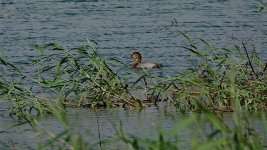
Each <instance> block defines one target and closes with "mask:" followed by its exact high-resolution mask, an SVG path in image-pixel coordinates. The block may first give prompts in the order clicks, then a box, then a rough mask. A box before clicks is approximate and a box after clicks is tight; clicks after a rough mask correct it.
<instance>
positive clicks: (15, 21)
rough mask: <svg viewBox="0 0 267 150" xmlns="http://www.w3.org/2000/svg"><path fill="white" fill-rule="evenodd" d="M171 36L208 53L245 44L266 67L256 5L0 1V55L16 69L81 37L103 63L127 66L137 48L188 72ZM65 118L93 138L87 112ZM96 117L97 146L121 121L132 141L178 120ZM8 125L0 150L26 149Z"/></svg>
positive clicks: (234, 0) (264, 18) (246, 1)
mask: <svg viewBox="0 0 267 150" xmlns="http://www.w3.org/2000/svg"><path fill="white" fill-rule="evenodd" d="M174 18H175V20H174ZM172 24H174V26H171V25H172ZM166 26H167V28H166ZM177 31H182V32H185V31H189V33H190V34H191V35H192V37H193V38H204V39H207V40H208V41H209V42H211V43H213V44H214V45H215V46H216V47H229V45H233V44H240V43H241V41H247V40H248V39H250V37H252V38H251V40H250V41H249V42H248V44H252V43H254V44H255V46H256V49H257V52H258V53H261V54H262V55H261V56H262V59H263V60H265V61H267V59H266V58H267V57H266V56H267V54H266V48H267V44H266V41H267V38H266V35H264V34H263V33H266V32H267V14H261V13H259V12H258V8H257V3H256V0H255V1H254V0H209V1H203V0H180V1H177V0H146V1H143V0H135V1H133V0H131V1H129V0H112V1H108V0H57V1H56V0H42V1H39V0H0V48H1V49H4V50H5V54H6V55H8V56H9V59H10V61H12V62H14V63H16V64H17V65H21V67H23V64H24V63H27V60H28V59H29V58H31V57H32V56H34V55H35V54H36V53H35V50H34V49H33V47H32V46H33V45H35V44H42V43H49V42H53V41H57V42H59V43H61V44H63V45H64V46H66V47H75V46H80V45H82V44H85V36H88V37H90V38H91V39H94V40H96V41H97V42H98V43H99V50H100V51H101V53H102V54H103V55H104V56H105V57H111V58H116V59H118V60H121V61H123V62H125V63H128V62H129V63H130V60H128V59H129V56H130V54H131V52H132V51H133V49H137V50H138V51H140V52H141V53H143V55H144V59H149V60H151V61H156V62H159V63H161V64H163V65H164V66H166V68H168V67H170V68H175V69H179V67H180V66H186V65H188V64H187V62H186V60H185V58H186V57H185V56H187V55H188V53H187V52H186V51H185V50H184V49H183V48H181V46H183V45H184V44H185V41H184V39H183V38H182V37H179V36H177ZM3 75H5V74H4V73H3V72H2V70H1V71H0V76H3ZM69 113H70V120H72V122H73V124H74V125H75V126H77V128H78V129H80V131H79V132H81V133H84V134H83V135H84V136H85V137H86V138H89V139H90V137H95V139H97V133H96V132H95V131H96V130H97V128H96V117H95V114H94V113H93V112H90V111H88V110H76V109H73V110H70V112H69ZM98 115H99V118H100V125H101V130H102V132H103V133H102V134H103V138H104V139H105V138H106V139H107V138H108V137H112V136H113V135H114V133H115V131H114V130H113V128H112V125H111V123H110V122H111V121H114V122H116V123H117V124H118V121H119V120H122V121H123V123H124V125H125V128H126V129H127V131H129V132H130V133H137V134H139V135H142V134H143V132H142V130H140V128H144V129H147V130H148V132H149V131H150V129H152V127H153V128H154V127H155V128H156V126H161V127H163V128H165V129H169V128H171V127H172V125H173V124H174V122H177V121H179V116H177V117H176V118H175V120H173V119H170V117H169V116H166V115H164V114H162V113H160V112H158V111H157V110H155V109H152V108H151V109H149V110H147V111H142V112H141V113H139V112H137V111H129V112H125V111H122V110H113V111H111V112H110V111H101V112H99V114H98ZM107 118H109V119H107ZM46 122H47V124H46V125H47V127H51V130H56V131H57V129H58V130H61V128H60V125H59V123H58V122H56V120H55V119H54V118H47V120H46V121H43V123H44V124H45V123H46ZM139 122H140V123H139ZM13 124H14V121H13V120H10V119H5V118H0V132H1V131H5V132H2V133H1V136H0V138H1V139H0V149H1V148H3V147H5V146H8V145H9V146H10V145H11V144H10V142H11V143H12V142H15V143H14V144H15V145H16V146H17V145H23V147H27V146H29V145H31V144H30V143H31V141H32V140H34V139H35V135H34V134H29V133H32V131H27V129H29V127H28V126H20V127H19V128H15V129H10V130H7V129H6V128H7V127H9V126H11V125H13ZM154 124H156V125H154ZM139 125H140V128H139ZM18 133H25V134H18ZM25 135H27V136H25ZM29 147H31V146H29Z"/></svg>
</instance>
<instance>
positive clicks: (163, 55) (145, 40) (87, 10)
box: [0, 0, 267, 69]
mask: <svg viewBox="0 0 267 150" xmlns="http://www.w3.org/2000/svg"><path fill="white" fill-rule="evenodd" d="M0 13H1V14H6V15H5V16H7V15H8V17H4V15H0V35H1V36H0V45H1V47H2V49H4V50H6V54H7V55H8V56H10V59H11V60H12V61H14V62H16V63H17V64H21V63H25V62H27V59H28V58H29V57H30V56H32V55H34V54H35V53H34V50H33V47H32V46H33V45H34V44H36V43H39V44H41V43H49V42H53V41H57V42H59V43H61V44H63V45H64V46H66V47H75V46H80V45H82V44H85V36H88V37H90V38H91V39H94V40H96V41H97V42H98V43H99V44H100V46H99V50H100V51H101V53H102V54H103V55H104V56H106V57H112V58H116V59H118V60H120V61H123V62H125V63H128V62H130V61H129V60H128V59H129V56H130V54H131V52H132V51H133V50H134V49H136V50H138V51H140V52H141V53H143V56H144V59H147V60H151V61H155V62H159V63H161V64H163V65H164V66H167V67H170V68H175V69H179V67H180V66H185V65H187V61H186V60H185V58H186V57H185V56H187V55H188V53H187V52H186V51H185V49H183V48H181V46H183V45H184V42H183V40H182V39H183V38H182V37H177V31H182V32H185V31H190V34H191V35H192V37H193V38H204V39H207V40H208V41H209V42H211V43H212V44H214V45H215V46H216V47H227V46H228V45H232V44H240V42H241V41H247V40H249V39H250V37H251V36H252V38H251V40H250V44H251V43H254V44H255V46H256V48H257V50H258V51H259V53H264V49H266V44H264V42H266V35H264V34H263V32H267V15H266V14H262V13H259V12H258V7H257V2H256V1H250V0H210V1H205V2H204V1H201V0H181V1H176V0H165V1H162V0H157V1H154V0H153V1H152V0H150V1H142V0H138V1H119V0H113V1H106V0H58V1H54V0H45V1H41V2H40V1H38V0H30V1H28V0H13V1H9V0H1V2H0ZM1 16H2V17H1ZM174 18H175V19H176V21H177V22H176V23H177V24H175V26H174V27H169V28H168V29H167V30H166V29H165V28H164V29H163V30H162V31H160V30H159V29H161V27H162V25H167V26H169V25H172V22H175V21H174ZM263 56H266V54H265V53H264V55H263ZM263 59H265V60H266V58H265V57H263Z"/></svg>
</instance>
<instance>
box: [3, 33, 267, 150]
mask: <svg viewBox="0 0 267 150" xmlns="http://www.w3.org/2000/svg"><path fill="white" fill-rule="evenodd" d="M180 34H181V35H182V36H183V37H185V38H186V39H187V40H188V45H186V46H183V48H184V49H185V50H187V51H188V52H189V54H190V58H189V61H190V62H191V63H192V67H190V68H186V69H185V70H181V71H177V74H176V75H174V76H172V77H158V76H156V75H154V74H152V73H150V72H149V70H145V69H139V70H137V71H135V72H134V73H137V76H138V77H137V79H135V80H134V81H132V80H130V79H131V77H132V76H131V75H129V76H121V75H120V71H125V70H127V69H129V68H127V67H125V65H124V64H123V63H121V62H119V61H115V62H116V63H114V60H108V59H103V58H102V57H101V55H100V54H99V52H98V50H97V43H96V42H94V41H92V40H90V39H89V38H87V39H86V41H87V44H86V45H84V46H80V47H77V48H65V47H63V46H61V45H59V44H58V43H50V44H44V45H36V46H35V48H36V50H38V52H39V55H38V56H36V57H35V58H34V59H32V60H30V62H31V63H30V64H29V66H28V67H30V68H33V69H32V70H34V71H33V72H28V73H25V72H23V70H22V69H20V68H19V67H17V66H15V65H13V64H12V63H10V62H9V61H8V60H7V57H6V56H4V55H2V56H1V57H0V62H1V67H2V68H5V69H7V70H10V72H12V73H14V74H16V80H12V79H11V80H8V78H5V77H4V76H1V78H0V95H1V103H9V104H10V105H11V107H10V109H9V110H8V112H7V113H8V114H9V116H11V117H14V118H17V119H20V120H23V121H24V122H23V123H28V124H29V125H31V127H32V128H33V129H34V130H35V132H37V133H38V132H40V129H42V131H43V132H44V133H45V134H46V135H47V136H48V137H49V139H48V140H47V141H45V144H42V143H40V144H39V149H47V148H51V149H90V148H92V147H91V145H92V143H90V142H88V141H85V140H84V139H83V137H82V135H81V134H77V133H74V132H73V130H72V127H71V125H70V124H69V123H68V121H67V120H68V119H67V117H68V116H67V114H66V111H67V110H66V107H86V108H91V109H97V108H114V107H123V108H125V109H143V108H145V107H148V106H151V105H155V106H157V103H158V102H159V101H164V102H166V103H171V104H172V106H175V107H176V108H177V109H179V110H180V111H181V112H184V113H185V112H202V113H193V114H191V115H188V114H187V115H185V116H184V118H183V119H182V120H181V122H180V123H177V125H175V126H174V127H173V129H172V132H171V133H172V134H171V137H170V136H169V135H168V136H166V132H164V131H157V132H158V138H157V139H155V138H143V137H138V136H136V135H130V136H129V135H126V133H125V132H124V131H123V127H121V129H120V130H119V131H118V135H117V137H116V139H118V140H119V141H120V142H123V143H124V144H126V145H127V146H129V147H130V148H131V149H183V148H184V147H183V146H182V144H181V143H180V141H179V139H178V138H176V137H177V136H179V134H180V133H181V132H183V130H185V129H188V127H190V126H192V125H197V124H198V123H197V122H200V121H203V120H205V121H206V122H207V123H208V124H209V125H210V126H213V127H214V128H215V132H212V133H203V132H201V131H202V130H203V129H199V130H192V132H191V135H192V140H191V143H190V145H189V147H190V148H191V149H207V148H212V149H263V148H264V146H266V145H265V143H264V141H265V140H266V139H264V137H261V136H259V135H258V134H257V133H256V132H255V131H254V130H253V129H251V128H250V127H249V123H248V122H249V121H248V117H247V116H246V115H243V114H245V113H247V112H254V113H259V112H262V111H263V112H264V111H266V106H267V101H266V100H267V94H266V93H267V83H266V82H267V80H266V72H267V69H266V68H267V65H266V62H262V61H261V60H260V58H259V57H258V56H257V54H256V53H251V50H249V49H248V47H247V43H245V42H243V43H242V44H241V45H235V46H234V47H232V48H220V49H217V48H214V46H212V45H211V44H210V43H208V42H207V41H205V40H203V39H197V40H194V39H192V38H191V37H190V36H189V35H188V34H184V33H180ZM199 43H201V44H199ZM199 45H202V46H199ZM203 45H204V46H203ZM200 47H201V48H200ZM253 51H255V50H253ZM114 66H115V67H114ZM162 71H164V70H162ZM134 76H135V77H136V75H134ZM25 80H26V81H27V82H28V83H31V87H29V86H27V85H25V82H23V81H25ZM134 91H141V92H143V93H144V97H138V96H136V95H134ZM226 111H230V112H233V114H232V115H233V122H234V126H231V127H230V126H228V125H227V124H226V123H225V122H224V120H223V118H221V117H220V115H218V112H226ZM48 114H52V115H53V116H55V117H56V118H57V119H58V120H59V121H60V123H61V124H62V127H63V128H64V131H63V132H61V133H58V134H53V133H52V132H50V131H48V130H46V129H45V128H44V127H42V126H41V125H40V124H39V123H38V118H37V116H41V117H42V116H45V115H48ZM185 114H186V113H185ZM265 118H266V117H265V114H262V121H263V123H264V124H263V126H264V127H265V128H266V119H265ZM195 136H197V137H201V138H194V137H195ZM99 140H100V141H99V143H100V148H102V147H101V145H103V144H104V143H102V141H101V136H100V133H99ZM93 144H95V143H93Z"/></svg>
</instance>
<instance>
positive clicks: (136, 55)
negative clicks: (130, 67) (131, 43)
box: [132, 52, 142, 63]
mask: <svg viewBox="0 0 267 150" xmlns="http://www.w3.org/2000/svg"><path fill="white" fill-rule="evenodd" d="M132 58H133V59H134V61H135V62H136V63H141V61H142V55H141V54H140V53H139V52H133V54H132Z"/></svg>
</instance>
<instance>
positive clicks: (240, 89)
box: [172, 34, 267, 112]
mask: <svg viewBox="0 0 267 150" xmlns="http://www.w3.org/2000/svg"><path fill="white" fill-rule="evenodd" d="M183 36H184V37H186V38H187V40H188V41H189V42H188V43H189V44H188V46H185V47H184V48H185V49H186V50H188V51H190V52H191V57H190V61H191V63H192V67H191V68H187V69H186V70H185V71H184V72H183V73H179V74H178V76H177V77H174V78H173V81H172V85H173V87H174V88H175V90H174V92H173V95H174V96H173V98H172V100H173V102H174V103H175V105H177V106H178V107H180V108H184V106H185V107H186V108H187V109H189V110H201V109H203V108H202V107H204V108H205V109H208V110H216V111H234V108H236V109H238V110H240V111H241V110H244V111H252V112H256V111H259V110H266V107H267V103H266V102H267V94H266V93H267V82H266V81H267V80H266V79H267V76H266V74H267V70H266V67H267V63H264V62H262V61H261V60H260V58H259V57H258V56H257V54H256V52H255V50H254V52H255V53H253V54H251V55H250V54H249V51H248V49H247V46H246V43H242V45H241V46H237V45H235V46H234V47H233V48H222V49H215V48H214V47H213V46H212V45H211V44H209V43H208V42H206V41H205V40H203V39H199V41H198V42H200V43H202V44H204V45H205V46H204V48H199V47H198V46H197V44H196V43H197V42H196V41H194V40H193V39H191V38H190V37H189V36H187V35H185V34H183ZM172 90H173V89H172Z"/></svg>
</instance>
